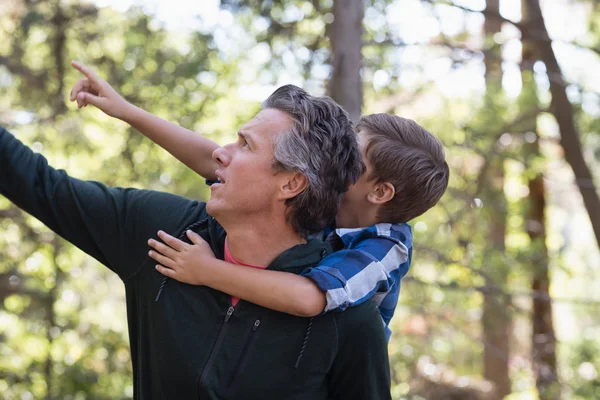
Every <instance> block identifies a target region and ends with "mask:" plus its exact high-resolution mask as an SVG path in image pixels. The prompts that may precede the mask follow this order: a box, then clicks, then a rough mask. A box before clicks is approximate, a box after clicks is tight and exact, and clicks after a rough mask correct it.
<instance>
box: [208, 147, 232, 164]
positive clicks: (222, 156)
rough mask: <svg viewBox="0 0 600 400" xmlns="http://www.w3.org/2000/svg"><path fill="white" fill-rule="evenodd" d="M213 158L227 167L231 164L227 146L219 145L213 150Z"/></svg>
mask: <svg viewBox="0 0 600 400" xmlns="http://www.w3.org/2000/svg"><path fill="white" fill-rule="evenodd" d="M212 159H213V160H215V161H216V162H217V163H219V164H221V165H223V166H224V167H226V166H228V165H229V161H231V156H230V155H229V153H228V152H227V149H225V147H219V148H217V149H215V151H213V153H212Z"/></svg>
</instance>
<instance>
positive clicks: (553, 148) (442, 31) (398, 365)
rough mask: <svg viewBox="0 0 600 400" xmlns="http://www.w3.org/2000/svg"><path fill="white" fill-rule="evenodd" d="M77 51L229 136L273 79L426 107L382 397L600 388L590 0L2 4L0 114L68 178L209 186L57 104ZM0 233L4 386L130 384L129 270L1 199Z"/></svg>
mask: <svg viewBox="0 0 600 400" xmlns="http://www.w3.org/2000/svg"><path fill="white" fill-rule="evenodd" d="M72 59H76V60H80V61H83V62H85V63H87V64H88V65H90V66H92V67H93V68H94V69H96V70H97V71H98V72H99V74H100V75H101V76H102V77H104V78H105V79H106V80H107V81H109V82H110V83H111V84H112V85H113V86H114V87H115V88H116V89H117V91H119V92H120V93H122V94H123V95H124V96H125V97H126V98H127V99H128V100H130V101H131V102H133V103H134V104H136V105H138V106H141V107H143V108H145V109H147V110H149V111H151V112H153V113H155V114H158V115H160V116H162V117H163V118H165V119H168V120H170V121H174V122H177V123H179V124H181V125H182V126H184V127H187V128H190V129H194V130H195V131H197V132H198V133H201V134H203V135H207V136H208V137H209V138H211V139H214V140H215V141H217V142H219V143H221V144H224V143H228V142H229V141H231V140H232V139H233V138H234V136H235V132H236V131H237V127H239V126H240V125H241V124H242V123H243V122H244V121H247V120H248V119H249V118H250V117H252V116H253V115H254V114H255V113H256V112H257V110H258V109H259V104H260V101H261V100H263V99H265V98H266V97H267V96H268V94H269V93H270V92H272V91H273V90H274V88H276V87H277V86H279V85H281V84H285V83H294V84H296V85H299V86H302V87H304V88H306V89H307V90H308V91H310V92H311V93H312V94H315V95H322V94H329V95H331V96H332V97H333V98H334V99H336V100H337V101H338V102H339V103H340V104H342V105H343V106H344V107H346V109H347V110H348V111H349V112H350V114H351V116H352V117H353V118H354V119H357V118H358V117H359V116H360V115H361V114H368V113H374V112H388V113H394V114H398V115H400V116H403V117H407V118H411V119H415V120H416V121H418V122H419V123H420V124H422V125H424V126H425V127H426V128H427V129H429V130H430V131H432V132H433V133H435V134H436V135H437V136H438V137H439V138H440V139H441V140H442V141H443V142H444V144H445V146H446V149H447V160H448V163H449V165H450V168H451V180H450V186H449V189H448V191H447V193H446V194H445V196H444V197H443V198H442V200H441V202H440V204H439V205H438V206H436V207H435V208H434V209H432V210H431V211H429V212H428V213H426V214H425V215H424V216H422V217H419V218H418V219H416V220H415V221H412V222H411V223H412V226H413V228H414V235H415V239H414V241H415V249H414V258H413V264H412V267H411V270H410V272H409V274H408V276H407V277H406V278H405V279H404V280H403V282H402V290H401V296H400V303H399V305H398V309H397V312H396V316H395V317H394V319H393V321H392V330H393V335H392V339H391V342H390V344H389V353H390V361H391V369H392V379H393V382H392V386H393V387H392V393H393V398H394V399H405V400H408V399H412V400H418V399H435V400H438V399H441V400H444V399H461V400H464V399H467V400H468V399H503V398H504V399H511V400H516V399H542V400H546V399H548V400H555V399H578V400H579V399H580V400H588V399H598V398H600V378H599V373H600V340H599V338H600V324H599V322H600V295H598V291H597V290H596V288H597V287H598V285H599V284H600V268H599V267H600V252H599V243H600V200H599V198H598V190H597V185H598V179H599V176H600V168H599V166H600V134H599V128H600V97H599V91H600V2H598V1H597V0H521V1H520V0H487V2H486V1H484V0H456V1H454V2H452V1H447V0H422V1H419V0H371V1H358V0H343V1H342V0H306V1H305V0H290V1H283V0H266V1H258V0H248V1H242V0H222V1H220V2H219V1H218V0H210V1H208V0H207V1H204V0H203V1H201V2H200V1H199V2H193V1H184V0H170V1H159V0H152V1H150V0H148V1H141V0H137V1H132V0H128V1H116V0H97V1H95V2H79V1H69V0H37V1H36V0H0V124H1V125H3V126H6V127H7V128H8V129H9V130H11V131H13V132H14V133H15V134H16V135H17V136H18V137H19V138H20V139H21V140H23V141H25V142H26V143H28V144H29V145H31V146H32V147H33V149H34V150H35V151H39V152H42V153H43V154H44V155H45V156H46V157H47V158H48V159H49V160H50V162H51V164H52V165H54V166H55V167H58V168H64V169H66V170H68V171H69V172H70V173H71V175H73V176H76V177H78V178H83V179H93V180H99V181H103V182H105V183H107V184H109V185H115V186H133V187H140V188H150V189H157V190H164V191H169V192H173V193H177V194H180V195H183V196H186V197H190V198H195V199H201V200H206V199H207V196H208V190H207V188H206V186H205V184H204V181H203V180H202V179H201V178H199V177H198V176H196V175H195V174H194V173H192V172H191V171H190V170H188V169H186V168H185V167H184V166H183V165H181V164H180V163H178V162H177V161H176V160H174V159H173V158H172V157H171V156H170V155H168V154H167V153H166V152H164V151H163V150H161V149H159V148H158V146H156V145H154V144H152V143H151V142H150V141H149V140H147V139H145V138H144V137H143V136H142V135H141V134H140V133H139V132H136V131H134V130H132V129H130V128H128V127H127V126H126V125H125V124H123V123H121V122H119V121H115V120H112V119H110V118H108V117H106V116H104V115H102V113H101V112H99V111H97V110H93V109H92V108H91V107H88V108H86V109H84V110H81V111H78V110H77V109H76V106H74V105H73V104H69V103H68V101H67V98H68V92H69V90H70V88H71V87H72V85H73V84H74V83H75V81H76V80H77V79H78V78H79V76H78V74H77V72H76V71H74V70H72V69H71V68H69V66H68V65H69V61H70V60H72ZM0 249H1V251H0V397H1V398H3V399H22V400H28V399H42V398H44V399H119V398H122V399H126V398H131V397H132V394H133V388H132V379H131V365H130V354H129V346H128V340H127V325H126V317H125V306H124V292H123V285H122V283H121V282H120V281H119V278H118V277H116V276H115V275H113V274H111V273H110V272H109V271H108V270H107V269H106V268H103V267H102V266H100V265H98V263H96V262H95V261H93V260H92V259H90V258H89V257H87V256H85V255H84V254H83V253H82V252H80V251H78V250H76V249H75V248H74V247H72V246H71V245H69V244H68V243H66V242H64V241H63V240H62V239H60V238H59V237H57V236H56V235H54V234H53V233H51V232H50V231H49V230H48V229H46V228H45V227H43V226H42V225H41V224H40V223H39V222H38V221H37V220H35V219H33V218H31V217H29V216H27V215H25V214H24V213H22V212H21V211H20V210H19V209H17V208H16V207H15V206H13V205H12V204H10V203H9V202H8V201H7V200H6V199H5V198H0Z"/></svg>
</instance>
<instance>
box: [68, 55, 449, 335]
mask: <svg viewBox="0 0 600 400" xmlns="http://www.w3.org/2000/svg"><path fill="white" fill-rule="evenodd" d="M72 65H73V66H74V67H75V68H76V69H78V70H79V71H80V72H82V73H83V74H84V75H85V76H86V78H83V79H81V80H80V81H78V82H77V83H76V84H75V86H74V87H73V89H72V91H71V96H70V98H71V100H72V101H75V100H76V101H77V104H78V107H79V108H81V107H85V106H87V105H88V104H92V105H95V106H97V107H98V108H100V109H101V110H102V111H104V112H105V113H106V114H108V115H111V116H113V117H116V118H119V119H121V120H123V121H125V122H127V123H128V124H130V125H131V126H132V127H134V128H136V129H137V130H139V131H140V132H142V133H143V134H144V135H146V136H147V137H149V138H150V139H151V140H153V141H154V142H156V143H157V144H159V145H160V146H161V147H163V148H165V149H166V150H167V151H169V152H170V153H171V154H173V155H174V156H175V157H176V158H177V159H179V160H180V161H182V162H183V163H184V164H186V165H187V166H188V167H190V168H191V169H192V170H194V171H195V172H197V173H198V174H200V175H201V176H204V177H205V178H207V179H208V180H215V179H219V178H221V180H223V179H222V177H221V176H219V174H218V168H219V166H222V165H227V163H228V160H227V156H226V154H225V153H224V152H222V151H220V149H219V146H218V145H217V144H215V143H213V142H211V141H210V140H208V139H206V138H204V137H202V136H200V135H197V134H195V133H194V132H191V131H189V130H186V129H184V128H182V127H179V126H177V125H175V124H172V123H169V122H166V121H164V120H162V119H160V118H158V117H156V116H154V115H151V114H149V113H147V112H145V111H143V110H141V109H139V108H137V107H135V106H133V105H131V104H129V103H128V102H127V101H125V100H124V99H123V98H121V97H120V96H119V95H118V94H117V93H116V92H115V91H114V89H112V87H110V85H109V84H108V83H106V82H105V81H103V80H102V79H100V78H98V77H97V76H96V75H95V74H94V73H93V72H92V71H91V70H89V69H88V68H87V67H85V66H83V65H81V64H79V63H77V62H73V63H72ZM356 128H357V132H358V136H359V141H360V147H361V152H362V156H363V162H364V163H365V166H366V170H365V171H364V173H363V174H362V175H361V177H360V178H359V180H358V181H357V182H356V184H354V185H353V186H352V187H351V188H350V189H349V190H348V193H347V194H346V196H345V198H344V200H343V202H342V204H341V207H340V208H339V211H338V214H337V216H336V221H335V222H336V228H337V229H335V230H331V229H329V232H324V233H322V235H323V238H324V239H325V240H326V241H328V242H330V244H331V245H332V246H333V249H334V250H336V252H335V253H333V254H332V255H330V256H328V257H326V258H324V259H322V260H321V263H320V264H319V265H318V266H316V267H314V268H309V269H308V270H305V271H302V273H301V274H300V275H295V274H291V273H285V272H278V271H260V269H262V268H264V267H263V266H255V265H247V264H241V263H239V262H237V260H236V259H235V255H234V254H232V253H231V252H230V251H229V249H228V247H227V243H226V244H225V254H224V260H219V259H217V258H216V257H215V256H214V254H213V253H212V251H211V249H210V248H209V247H208V245H207V243H206V242H204V241H203V240H202V239H201V238H200V237H199V236H198V235H195V234H194V233H193V232H188V233H187V235H188V238H189V239H190V240H191V242H192V245H190V244H188V243H185V242H183V241H181V240H179V239H177V238H174V237H172V236H170V235H168V234H167V233H165V232H159V233H158V235H159V237H160V238H161V239H162V240H163V241H164V243H165V244H163V243H160V242H158V241H156V240H154V239H150V240H149V241H148V244H149V245H150V246H151V247H152V248H153V250H151V251H150V253H149V254H150V256H151V257H152V258H154V259H155V260H156V261H158V262H159V263H160V264H161V265H157V266H156V269H157V270H158V271H159V272H160V273H162V274H163V275H165V276H167V277H170V278H173V279H176V280H178V281H180V282H185V283H190V284H194V285H206V286H209V287H212V288H213V289H216V290H219V291H222V292H225V293H227V294H229V295H231V296H233V299H232V305H233V306H235V305H236V304H237V302H238V300H239V299H243V300H246V301H249V302H252V303H255V304H258V305H261V306H263V307H266V308H271V309H274V310H277V311H281V312H286V313H289V314H293V315H298V316H306V317H312V316H315V315H318V314H320V313H322V312H328V311H342V310H344V309H346V308H347V307H349V306H354V305H358V304H360V303H362V302H364V301H366V300H368V299H371V298H372V299H373V301H375V302H376V304H377V305H378V307H379V310H380V313H381V317H382V320H383V323H384V325H385V329H386V334H387V338H388V339H389V336H390V330H389V328H388V325H389V322H390V320H391V318H392V316H393V313H394V309H395V307H396V304H397V300H398V295H399V290H400V280H401V278H402V277H403V276H404V275H405V274H406V272H407V271H408V267H409V265H410V261H411V256H412V234H411V230H410V226H409V225H408V224H406V222H407V221H409V220H411V219H413V218H415V217H417V216H419V215H421V214H422V213H424V212H425V211H427V210H428V209H429V208H431V207H432V206H433V205H435V204H436V203H437V201H438V200H439V199H440V197H441V196H442V194H443V193H444V191H445V189H446V187H447V184H448V175H449V171H448V165H447V164H446V162H445V160H444V152H443V148H442V145H441V143H440V142H439V140H437V139H436V138H435V137H434V136H433V135H431V134H430V133H429V132H427V131H426V130H425V129H423V128H422V127H421V126H419V125H418V124H416V123H415V122H414V121H411V120H407V119H404V118H400V117H397V116H393V115H387V114H373V115H369V116H366V117H363V118H362V119H361V120H360V122H359V123H358V124H357V127H356ZM236 146H239V148H240V149H243V150H245V151H252V143H248V142H247V141H246V138H245V136H244V135H243V134H241V133H239V134H238V142H237V143H236ZM274 146H277V143H274ZM317 179H318V178H317ZM219 184H220V183H217V185H219ZM315 207H319V205H318V204H315ZM244 267H253V268H244Z"/></svg>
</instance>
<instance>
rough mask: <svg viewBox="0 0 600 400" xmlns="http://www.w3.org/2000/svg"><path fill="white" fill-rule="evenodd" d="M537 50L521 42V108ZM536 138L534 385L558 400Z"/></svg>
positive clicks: (531, 205)
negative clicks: (538, 293)
mask: <svg viewBox="0 0 600 400" xmlns="http://www.w3.org/2000/svg"><path fill="white" fill-rule="evenodd" d="M522 9H523V11H522V14H523V21H525V22H526V23H527V22H528V16H529V15H530V13H529V9H528V4H526V3H524V4H523V7H522ZM537 53H538V49H537V47H536V46H535V44H534V43H532V42H531V41H528V40H523V55H522V62H521V75H522V80H523V90H522V94H521V102H520V103H521V108H538V105H539V100H538V95H537V90H536V83H535V80H534V77H533V64H534V63H535V61H536V60H537V58H538V54H537ZM522 132H523V133H524V134H528V133H529V132H537V121H536V117H535V116H534V117H533V118H531V119H530V120H529V121H526V122H525V124H524V126H523V129H522ZM538 139H539V137H538V135H536V136H535V141H534V142H533V143H531V144H526V148H525V149H526V154H525V159H526V162H527V164H528V168H530V169H533V173H534V175H533V177H532V178H531V179H529V182H528V186H529V197H528V205H527V217H526V224H527V233H528V235H529V237H530V238H531V247H530V248H531V253H530V254H531V261H532V282H531V288H532V290H533V291H534V292H535V293H537V292H541V293H543V294H545V295H547V296H548V297H547V298H539V297H534V298H533V310H532V316H531V323H532V332H531V360H532V365H533V371H534V374H535V382H536V387H537V390H538V395H539V398H540V400H558V399H560V384H559V382H558V372H557V369H556V336H555V335H554V324H553V320H552V302H551V301H548V300H547V299H549V298H550V297H549V294H550V293H549V287H550V275H549V257H548V248H547V247H546V219H545V210H546V199H545V186H544V175H543V171H541V170H540V168H539V167H537V166H536V160H537V159H539V158H540V157H541V154H540V146H539V141H538Z"/></svg>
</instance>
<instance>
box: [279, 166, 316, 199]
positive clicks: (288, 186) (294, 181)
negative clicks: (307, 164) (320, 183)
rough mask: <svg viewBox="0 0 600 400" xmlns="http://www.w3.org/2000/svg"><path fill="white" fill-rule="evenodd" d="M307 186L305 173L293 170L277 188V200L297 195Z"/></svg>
mask: <svg viewBox="0 0 600 400" xmlns="http://www.w3.org/2000/svg"><path fill="white" fill-rule="evenodd" d="M307 186H308V179H307V178H306V175H304V174H303V173H301V172H293V173H291V174H289V175H287V177H286V179H285V181H284V182H283V185H282V186H281V188H280V190H279V195H278V196H277V198H278V199H279V200H287V199H291V198H294V197H296V196H298V195H299V194H300V193H302V192H303V191H304V189H306V187H307Z"/></svg>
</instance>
